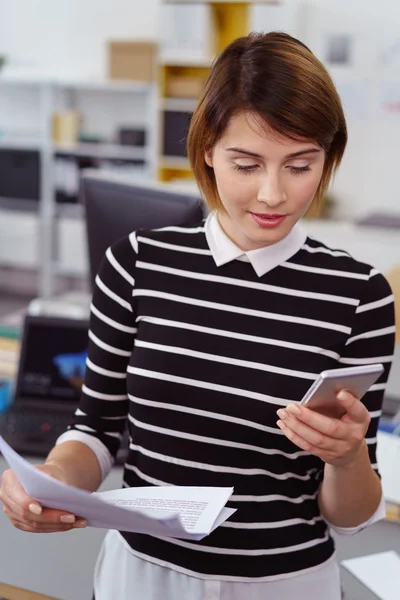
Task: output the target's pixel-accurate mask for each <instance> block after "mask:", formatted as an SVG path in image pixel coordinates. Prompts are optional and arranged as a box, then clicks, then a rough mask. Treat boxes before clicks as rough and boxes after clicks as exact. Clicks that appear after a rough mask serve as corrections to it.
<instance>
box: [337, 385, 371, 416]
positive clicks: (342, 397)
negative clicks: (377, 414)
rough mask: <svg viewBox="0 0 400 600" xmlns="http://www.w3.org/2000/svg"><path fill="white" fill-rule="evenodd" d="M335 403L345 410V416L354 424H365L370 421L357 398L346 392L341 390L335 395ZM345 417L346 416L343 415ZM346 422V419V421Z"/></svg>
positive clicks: (364, 408) (366, 411)
mask: <svg viewBox="0 0 400 600" xmlns="http://www.w3.org/2000/svg"><path fill="white" fill-rule="evenodd" d="M336 398H337V401H338V402H339V403H340V404H341V405H342V406H343V408H345V410H346V414H347V415H348V416H349V417H350V419H351V420H352V421H353V422H355V423H364V422H365V423H367V422H369V421H370V419H371V418H370V415H369V412H368V410H367V409H366V407H365V406H364V404H363V403H362V402H361V400H360V399H359V398H356V396H353V394H351V393H350V392H349V391H348V390H341V391H340V392H339V393H338V394H337V395H336ZM345 416H346V415H345ZM346 421H348V419H346Z"/></svg>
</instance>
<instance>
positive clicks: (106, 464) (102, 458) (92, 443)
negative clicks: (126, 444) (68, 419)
mask: <svg viewBox="0 0 400 600" xmlns="http://www.w3.org/2000/svg"><path fill="white" fill-rule="evenodd" d="M64 442H82V444H86V446H89V448H90V449H91V450H92V451H93V452H94V453H95V455H96V458H97V460H98V461H99V465H100V470H101V480H102V481H104V479H105V478H106V477H107V475H108V474H109V472H110V471H111V468H112V466H113V464H114V461H113V458H112V456H111V454H110V451H109V450H108V448H107V446H105V445H104V444H103V442H101V441H100V440H99V439H98V438H96V437H94V436H93V435H89V434H88V433H83V431H77V430H76V429H73V430H71V431H66V432H65V433H63V434H62V435H60V437H59V438H58V439H57V441H56V446H58V445H59V444H62V443H64Z"/></svg>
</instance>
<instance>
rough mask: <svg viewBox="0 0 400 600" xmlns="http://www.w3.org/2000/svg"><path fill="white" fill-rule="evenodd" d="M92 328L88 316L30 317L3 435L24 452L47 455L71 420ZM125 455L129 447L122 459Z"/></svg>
mask: <svg viewBox="0 0 400 600" xmlns="http://www.w3.org/2000/svg"><path fill="white" fill-rule="evenodd" d="M88 328H89V322H88V321H87V320H83V319H72V318H68V317H47V316H34V315H27V316H26V317H25V322H24V328H23V336H22V342H21V354H20V359H19V366H18V375H17V381H16V387H15V394H14V402H13V403H12V404H11V406H10V408H9V409H8V410H7V411H6V412H5V413H4V414H2V415H0V434H1V435H2V436H3V437H4V439H5V440H6V441H7V442H8V443H9V444H10V446H11V447H12V448H14V450H16V451H17V452H18V453H20V454H24V455H27V456H35V457H39V458H45V457H46V456H47V455H48V453H49V452H50V450H51V449H52V447H53V446H54V444H55V442H56V440H57V438H58V437H59V436H60V435H61V434H62V433H63V432H64V431H65V430H66V429H67V427H68V426H69V425H70V424H71V422H72V420H73V415H74V412H75V410H76V408H77V406H78V403H79V399H80V395H81V389H82V384H83V378H84V375H85V368H86V357H87V348H88ZM124 445H125V446H126V441H125V444H124ZM124 455H125V449H124V448H123V449H122V450H121V452H120V454H119V457H118V460H117V462H119V463H121V462H122V461H123V458H124Z"/></svg>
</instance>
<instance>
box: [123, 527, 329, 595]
mask: <svg viewBox="0 0 400 600" xmlns="http://www.w3.org/2000/svg"><path fill="white" fill-rule="evenodd" d="M117 535H118V536H119V538H120V541H121V544H123V545H124V547H125V549H126V550H127V552H130V553H131V554H133V555H134V556H136V557H138V558H141V559H143V560H146V561H149V560H150V561H151V562H152V563H154V564H156V565H159V566H160V567H163V568H165V567H167V568H169V569H172V570H173V571H174V570H175V571H176V570H177V568H176V565H175V564H173V563H170V562H168V561H165V560H158V559H156V558H154V557H153V556H148V555H147V554H144V553H143V552H138V551H137V550H134V551H133V550H132V548H131V547H130V546H129V544H128V542H127V541H126V540H125V539H124V538H123V537H122V536H121V534H120V533H119V532H118V534H117ZM165 539H166V540H167V538H165ZM168 541H171V540H170V539H168ZM322 543H323V542H322ZM335 560H336V554H335V553H334V554H333V555H332V556H330V557H329V558H328V560H325V561H324V562H323V563H321V564H319V565H317V566H315V567H307V568H306V569H301V570H299V571H295V572H294V573H293V572H289V573H285V574H283V575H282V574H279V575H267V576H266V577H234V576H233V575H228V576H223V575H213V574H212V573H207V574H204V575H199V573H197V572H196V571H191V570H190V569H185V568H184V567H179V573H183V574H184V575H189V577H195V578H196V579H202V580H205V581H206V582H207V581H216V582H218V584H220V582H221V581H228V582H229V583H232V582H235V583H236V582H237V583H252V584H254V583H268V582H272V581H281V580H282V579H291V578H292V577H293V575H295V576H296V577H299V576H300V575H304V574H305V575H307V577H308V576H309V575H310V573H317V576H318V577H320V574H319V572H320V571H321V570H322V569H324V570H325V569H326V571H328V569H330V563H333V562H334V561H335ZM218 589H220V588H219V586H218ZM206 598H207V599H208V596H207V597H204V600H206ZM217 598H218V597H217Z"/></svg>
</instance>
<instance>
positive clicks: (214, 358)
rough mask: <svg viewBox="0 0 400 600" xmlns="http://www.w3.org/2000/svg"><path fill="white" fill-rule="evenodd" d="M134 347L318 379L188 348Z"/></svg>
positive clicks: (139, 344) (148, 344)
mask: <svg viewBox="0 0 400 600" xmlns="http://www.w3.org/2000/svg"><path fill="white" fill-rule="evenodd" d="M135 346H136V347H138V348H149V349H151V350H158V351H159V352H167V353H168V354H179V355H181V356H191V357H193V358H199V359H201V360H208V361H211V362H215V363H222V364H224V365H225V364H227V365H235V366H237V367H244V368H245V369H255V370H258V371H266V372H268V373H279V374H280V375H286V376H288V377H297V378H301V379H308V380H310V381H314V380H315V379H316V378H317V377H318V373H306V372H304V371H292V370H291V369H282V368H281V367H275V366H274V365H267V364H264V363H258V362H254V361H249V360H242V359H238V358H232V357H230V356H220V355H218V354H208V353H207V352H199V351H198V350H189V348H178V347H177V346H167V345H165V344H153V343H152V342H145V341H142V340H136V342H135Z"/></svg>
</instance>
